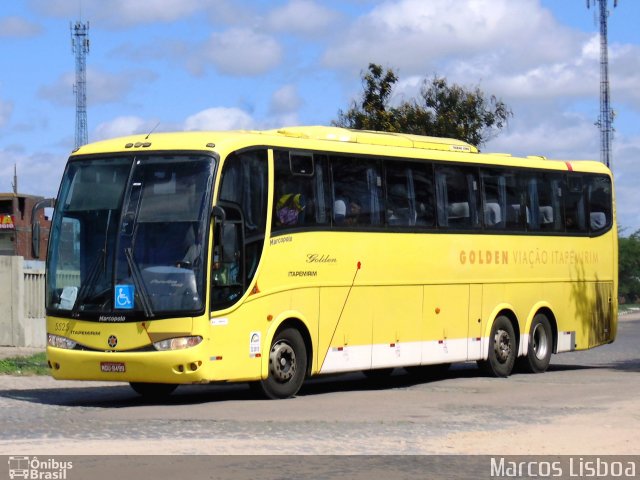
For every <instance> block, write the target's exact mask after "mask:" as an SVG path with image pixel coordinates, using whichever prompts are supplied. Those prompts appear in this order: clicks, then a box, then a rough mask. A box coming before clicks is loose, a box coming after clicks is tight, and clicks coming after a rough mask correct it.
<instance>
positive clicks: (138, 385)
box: [129, 382, 178, 399]
mask: <svg viewBox="0 0 640 480" xmlns="http://www.w3.org/2000/svg"><path fill="white" fill-rule="evenodd" d="M129 385H131V388H133V389H134V390H135V392H136V393H137V394H138V395H142V396H143V397H144V398H149V399H153V398H163V397H168V396H169V395H171V394H172V393H173V391H174V390H175V389H176V388H178V385H174V384H172V383H143V382H131V383H129Z"/></svg>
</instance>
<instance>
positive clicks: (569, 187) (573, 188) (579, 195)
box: [563, 174, 587, 232]
mask: <svg viewBox="0 0 640 480" xmlns="http://www.w3.org/2000/svg"><path fill="white" fill-rule="evenodd" d="M563 191H564V193H565V195H564V213H565V226H566V229H567V232H586V231H587V212H586V202H585V193H586V192H585V188H584V182H583V178H582V175H580V174H567V176H566V179H565V184H564V188H563Z"/></svg>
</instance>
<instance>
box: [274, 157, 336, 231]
mask: <svg viewBox="0 0 640 480" xmlns="http://www.w3.org/2000/svg"><path fill="white" fill-rule="evenodd" d="M273 155H274V166H275V188H274V199H273V208H274V212H273V221H272V223H273V230H274V231H276V230H285V229H291V228H297V227H300V228H302V227H309V226H318V225H329V223H330V212H329V206H330V203H329V199H330V195H329V189H328V185H329V182H328V174H327V173H328V167H327V164H328V162H327V157H326V156H325V155H317V154H313V153H310V152H289V151H282V150H280V151H275V152H274V154H273Z"/></svg>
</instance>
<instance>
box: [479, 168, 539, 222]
mask: <svg viewBox="0 0 640 480" xmlns="http://www.w3.org/2000/svg"><path fill="white" fill-rule="evenodd" d="M481 176H482V185H483V206H482V218H483V221H484V225H485V227H486V228H488V229H491V230H505V229H507V230H522V229H523V228H524V222H525V221H526V218H527V217H528V214H529V212H528V210H527V209H526V208H523V207H524V202H523V194H522V189H521V188H520V179H519V178H518V176H517V174H516V173H514V172H509V171H506V170H483V171H482V172H481Z"/></svg>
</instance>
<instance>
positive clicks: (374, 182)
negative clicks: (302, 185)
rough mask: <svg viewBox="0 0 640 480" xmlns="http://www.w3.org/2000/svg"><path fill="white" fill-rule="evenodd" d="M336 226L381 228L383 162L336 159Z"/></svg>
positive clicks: (334, 220)
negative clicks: (381, 163) (381, 173)
mask: <svg viewBox="0 0 640 480" xmlns="http://www.w3.org/2000/svg"><path fill="white" fill-rule="evenodd" d="M331 173H332V176H333V192H332V193H333V224H334V225H336V226H345V227H356V226H358V227H372V226H376V227H377V226H381V225H382V224H383V218H382V177H381V175H380V166H379V162H377V161H373V160H361V159H350V158H347V157H332V159H331Z"/></svg>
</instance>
